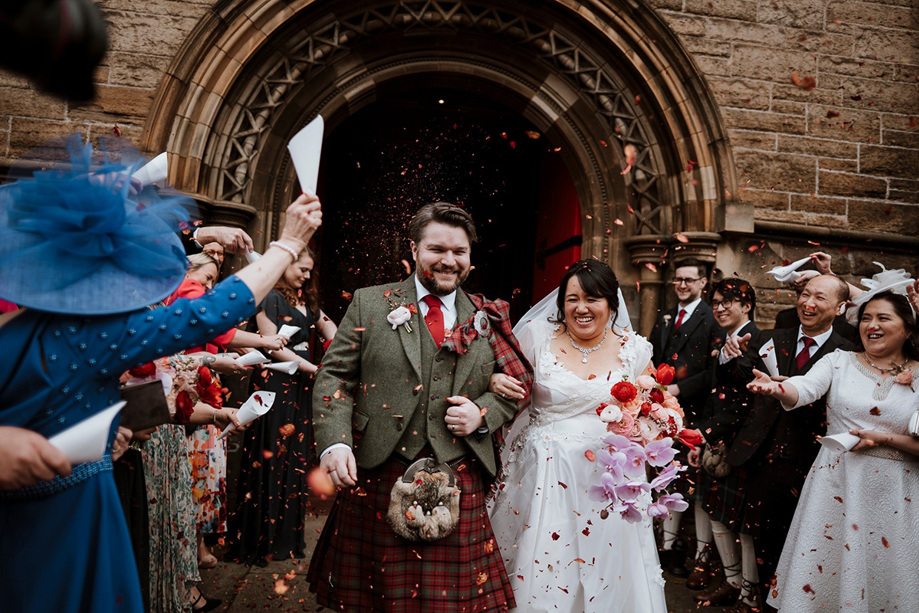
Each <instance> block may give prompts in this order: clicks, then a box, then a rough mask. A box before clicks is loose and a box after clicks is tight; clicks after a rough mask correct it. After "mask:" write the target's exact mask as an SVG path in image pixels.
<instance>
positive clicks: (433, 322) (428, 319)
mask: <svg viewBox="0 0 919 613" xmlns="http://www.w3.org/2000/svg"><path fill="white" fill-rule="evenodd" d="M422 300H423V301H424V303H425V304H426V305H428V314H427V315H425V316H424V323H426V324H428V330H429V331H430V332H431V336H432V337H433V338H434V343H435V344H437V346H438V347H440V345H441V343H443V342H444V312H443V311H441V310H440V305H441V302H440V298H438V297H437V296H434V295H433V294H428V295H427V296H425V297H424V298H422Z"/></svg>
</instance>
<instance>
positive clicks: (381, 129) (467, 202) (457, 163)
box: [319, 87, 580, 321]
mask: <svg viewBox="0 0 919 613" xmlns="http://www.w3.org/2000/svg"><path fill="white" fill-rule="evenodd" d="M558 151H559V149H558V147H556V146H553V144H552V143H549V142H547V139H546V137H545V136H544V135H542V134H540V133H539V131H538V130H537V129H536V128H535V127H534V126H533V125H532V124H530V123H529V122H528V121H526V120H525V119H524V118H523V117H521V116H520V114H519V113H515V112H514V111H512V110H510V109H509V108H507V107H505V106H503V105H502V104H500V103H498V102H495V101H494V100H491V99H489V98H487V97H484V96H481V95H477V94H476V93H473V92H470V91H460V90H453V89H443V88H436V89H435V88H417V87H416V88H412V89H406V90H403V91H400V92H398V93H395V94H391V95H387V96H386V98H385V99H381V100H379V101H377V102H374V103H373V104H371V105H369V106H367V107H365V108H364V109H362V110H360V111H359V112H357V113H356V114H354V115H352V116H350V117H348V118H347V119H346V120H345V121H344V122H342V123H341V124H340V125H338V126H336V127H335V128H334V129H333V130H331V132H330V133H329V134H328V135H327V138H326V141H325V144H324V147H323V160H322V166H323V172H322V180H321V183H320V187H319V193H320V196H321V197H322V201H323V228H322V235H321V241H320V265H319V269H320V274H319V286H320V287H319V289H320V295H321V297H322V302H323V305H324V309H325V311H326V313H328V314H329V315H330V316H331V317H332V318H333V319H334V320H335V321H340V320H341V317H342V316H343V315H344V311H345V309H346V308H347V306H348V300H349V299H350V294H351V293H353V292H354V290H355V289H357V288H360V287H364V286H367V285H374V284H378V283H386V282H392V281H395V280H399V279H403V278H405V277H406V276H407V275H408V274H409V272H410V266H411V267H412V268H413V262H412V260H411V250H410V247H409V240H408V238H407V237H408V230H407V226H408V221H409V219H411V217H412V215H413V213H414V212H415V211H416V210H417V209H418V208H419V207H421V206H422V205H424V204H427V203H429V202H435V201H439V200H443V201H447V202H452V203H455V204H458V205H460V206H462V207H465V208H466V209H467V210H469V211H470V213H471V214H472V216H473V218H474V219H475V221H476V226H477V230H478V233H479V242H478V243H477V244H475V245H474V246H473V249H472V264H473V266H474V267H475V268H474V270H473V271H472V273H471V274H470V276H469V279H468V280H467V282H466V284H465V285H464V288H465V289H466V290H467V291H469V292H473V293H483V294H485V295H486V296H487V297H489V298H503V299H505V300H507V301H508V302H510V303H511V309H512V318H513V319H514V320H515V321H516V319H517V318H519V317H520V316H521V315H522V314H523V313H524V312H525V311H526V310H527V308H529V306H530V305H531V304H532V303H533V302H535V300H538V299H539V298H541V297H542V295H543V294H542V293H541V294H540V295H538V296H533V292H534V270H537V267H538V265H541V266H543V268H545V262H544V260H545V256H542V257H541V258H537V251H540V250H545V249H546V248H547V246H550V247H551V245H547V240H546V238H545V236H543V239H542V240H541V241H540V240H539V237H538V234H544V230H541V229H539V227H538V226H543V227H544V226H546V225H547V224H546V220H547V219H548V220H550V222H551V218H552V217H554V216H555V214H558V215H561V216H562V217H565V218H570V217H571V216H572V213H571V211H566V210H564V208H563V207H559V209H558V210H557V211H553V203H552V202H545V200H546V199H545V198H542V199H541V197H540V193H541V192H546V193H551V190H548V189H544V187H545V186H546V185H555V186H558V185H564V186H570V187H566V188H564V189H567V190H568V193H569V196H570V194H571V193H573V183H572V180H571V177H570V176H569V175H568V173H567V171H566V170H565V166H564V163H562V161H561V159H560V157H559V154H558ZM547 175H549V176H547ZM556 191H557V190H556ZM574 198H575V206H574V212H573V216H574V220H573V221H572V220H571V219H567V222H565V223H567V225H568V226H570V227H574V226H575V225H576V224H577V204H576V196H574ZM541 200H542V201H543V202H542V204H541ZM569 200H570V198H569ZM540 218H542V222H541V223H540V222H539V219H540ZM548 225H549V226H553V225H557V224H552V223H549V224H548ZM577 234H579V232H577ZM577 239H578V240H579V239H580V237H579V236H578V237H577ZM549 240H554V239H552V238H551V237H550V238H549ZM569 242H570V241H569ZM539 243H541V244H539ZM578 253H579V249H578ZM569 257H570V256H569ZM538 259H539V261H537V260H538ZM570 261H571V260H569V262H568V263H570ZM536 276H538V275H536ZM556 279H557V277H556ZM542 289H543V288H542V287H540V288H538V291H542ZM543 293H544V292H543Z"/></svg>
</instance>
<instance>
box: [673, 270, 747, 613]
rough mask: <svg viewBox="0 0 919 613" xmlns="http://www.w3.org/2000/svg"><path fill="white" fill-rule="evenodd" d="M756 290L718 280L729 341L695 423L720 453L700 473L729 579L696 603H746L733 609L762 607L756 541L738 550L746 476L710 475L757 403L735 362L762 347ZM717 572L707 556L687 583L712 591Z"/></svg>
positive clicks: (716, 294)
mask: <svg viewBox="0 0 919 613" xmlns="http://www.w3.org/2000/svg"><path fill="white" fill-rule="evenodd" d="M755 308H756V292H755V290H754V289H753V286H752V285H751V284H750V283H749V282H747V281H745V280H743V279H737V278H729V279H724V280H722V281H719V282H718V283H716V284H715V285H714V287H713V288H712V310H713V312H714V314H715V320H716V321H717V322H718V324H719V325H720V326H721V327H722V328H723V329H724V330H725V332H726V336H727V340H726V342H725V345H724V347H722V348H721V351H720V352H719V354H718V358H717V359H716V360H715V362H716V363H715V376H714V393H712V395H711V396H709V399H708V402H707V403H706V404H705V409H704V411H703V413H702V415H701V417H700V419H699V420H698V421H697V422H696V428H697V429H698V430H699V431H700V432H699V433H700V434H701V435H702V437H703V439H704V440H705V442H706V444H708V445H709V446H710V447H711V448H712V449H713V450H717V451H718V452H719V455H718V456H715V455H714V454H712V455H711V456H709V458H708V460H707V462H706V463H705V465H703V468H704V469H705V470H703V471H701V472H700V473H699V481H698V487H699V490H700V494H701V502H700V504H701V505H702V506H704V508H705V512H706V514H707V515H708V517H709V518H710V520H711V529H712V535H713V537H714V543H715V547H716V548H717V550H718V555H719V557H720V558H721V562H722V565H723V567H724V574H725V581H724V582H723V583H720V584H717V585H714V586H711V587H710V589H707V590H703V591H701V592H698V593H697V594H696V595H695V599H696V601H698V602H700V603H701V602H705V603H708V605H710V606H723V605H730V604H735V603H737V601H738V599H739V598H743V599H744V600H743V602H742V603H739V604H735V607H742V606H747V607H752V606H755V605H757V604H758V602H757V601H756V600H755V597H754V594H753V592H754V590H755V585H756V584H758V582H759V581H758V576H757V572H756V556H755V553H754V547H753V539H752V537H750V536H749V535H743V534H742V535H740V541H741V548H740V549H739V548H738V547H737V541H738V535H737V530H738V525H739V523H740V521H741V519H742V518H743V509H744V491H745V481H746V475H745V473H744V469H743V468H742V467H733V468H731V469H730V472H728V473H727V474H726V475H722V474H720V472H719V473H718V476H717V477H715V476H713V475H712V474H710V473H709V472H708V471H712V472H715V471H720V470H724V468H725V467H724V466H715V465H714V464H713V462H712V458H715V457H720V458H721V460H720V462H726V460H724V453H725V451H726V449H727V448H728V447H730V445H731V443H732V442H733V440H734V435H735V434H736V433H737V431H738V429H739V428H740V426H741V425H742V424H743V423H744V420H745V418H746V416H747V415H748V413H749V411H750V407H751V406H752V405H753V395H752V394H751V393H750V392H749V391H748V390H747V380H746V379H738V378H737V377H736V376H735V373H734V363H733V361H734V360H735V359H737V358H739V357H741V356H743V352H742V351H741V350H740V344H741V343H743V344H745V345H746V344H753V345H756V346H758V345H759V343H760V337H761V336H762V334H763V333H762V331H761V330H760V329H759V328H757V327H756V325H755V324H754V323H753V311H754V309H755ZM700 451H701V449H700V450H696V451H693V452H690V454H689V461H690V463H692V464H693V465H698V464H699V455H700ZM712 577H713V573H712V572H711V567H710V564H709V560H708V558H707V557H704V558H703V559H702V560H701V561H700V562H697V564H696V567H695V569H694V570H693V572H692V574H690V575H689V578H688V579H687V580H686V585H687V587H689V588H690V589H700V588H704V587H708V586H707V584H708V583H710V582H711V578H712Z"/></svg>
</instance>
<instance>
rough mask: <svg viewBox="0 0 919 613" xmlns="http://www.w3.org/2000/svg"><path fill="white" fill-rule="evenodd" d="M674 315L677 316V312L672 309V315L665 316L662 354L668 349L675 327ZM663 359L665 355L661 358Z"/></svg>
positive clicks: (662, 332)
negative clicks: (671, 333)
mask: <svg viewBox="0 0 919 613" xmlns="http://www.w3.org/2000/svg"><path fill="white" fill-rule="evenodd" d="M674 317H676V313H675V312H673V311H671V312H670V317H665V318H664V323H663V324H661V351H660V353H661V354H663V353H664V352H665V351H667V344H668V341H669V340H670V332H671V330H672V329H673V322H674ZM661 361H663V357H662V358H661Z"/></svg>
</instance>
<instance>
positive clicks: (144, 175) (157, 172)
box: [131, 151, 169, 186]
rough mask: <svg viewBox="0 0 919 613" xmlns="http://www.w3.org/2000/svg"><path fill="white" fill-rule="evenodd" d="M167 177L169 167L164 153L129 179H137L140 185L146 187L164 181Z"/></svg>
mask: <svg viewBox="0 0 919 613" xmlns="http://www.w3.org/2000/svg"><path fill="white" fill-rule="evenodd" d="M167 176H169V165H168V162H167V159H166V152H165V151H164V152H163V153H161V154H159V155H158V156H156V157H155V158H153V159H152V160H150V161H149V162H147V163H146V164H145V165H144V166H143V167H142V168H141V169H140V170H138V171H137V172H135V173H134V174H133V175H131V178H132V179H137V180H138V181H140V183H141V185H143V186H147V185H152V184H154V183H159V182H160V181H165V180H166V177H167Z"/></svg>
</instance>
